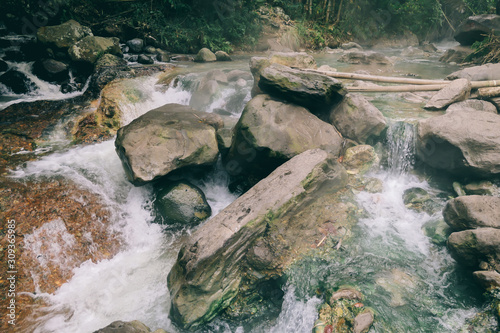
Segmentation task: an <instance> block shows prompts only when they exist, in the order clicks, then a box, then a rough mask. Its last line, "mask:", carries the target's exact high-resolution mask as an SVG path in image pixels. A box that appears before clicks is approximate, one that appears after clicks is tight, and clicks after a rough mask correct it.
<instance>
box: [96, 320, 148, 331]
mask: <svg viewBox="0 0 500 333" xmlns="http://www.w3.org/2000/svg"><path fill="white" fill-rule="evenodd" d="M150 332H151V329H150V328H149V327H147V326H146V325H144V324H143V323H141V322H140V321H138V320H134V321H130V322H124V321H120V320H118V321H114V322H112V323H111V324H109V325H108V326H106V327H104V328H101V329H100V330H97V331H95V332H94V333H150Z"/></svg>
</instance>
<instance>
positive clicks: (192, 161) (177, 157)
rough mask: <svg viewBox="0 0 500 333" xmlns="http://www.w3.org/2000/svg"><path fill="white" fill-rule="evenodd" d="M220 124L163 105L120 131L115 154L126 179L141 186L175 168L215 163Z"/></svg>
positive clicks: (215, 119)
mask: <svg viewBox="0 0 500 333" xmlns="http://www.w3.org/2000/svg"><path fill="white" fill-rule="evenodd" d="M222 125H223V122H222V119H221V118H220V117H219V116H217V115H215V114H209V113H204V112H199V111H196V110H194V109H192V108H190V107H188V106H184V105H179V104H167V105H164V106H161V107H159V108H157V109H154V110H151V111H149V112H147V113H146V114H144V115H142V116H140V117H139V118H137V119H135V120H134V121H132V122H131V123H130V124H128V125H127V126H125V127H122V128H120V130H118V133H117V137H116V141H115V146H116V151H117V153H118V156H120V159H121V160H122V164H123V167H124V169H125V171H126V173H127V177H128V179H129V180H130V181H131V182H132V183H133V184H134V185H142V184H145V183H147V182H150V181H152V180H155V179H158V178H160V177H162V176H165V175H167V174H168V173H170V172H172V171H174V170H177V169H179V168H183V167H188V166H200V165H211V164H213V163H215V161H216V160H217V156H218V154H219V150H218V147H217V139H216V136H215V131H216V129H217V128H219V127H222Z"/></svg>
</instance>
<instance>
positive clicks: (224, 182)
mask: <svg viewBox="0 0 500 333" xmlns="http://www.w3.org/2000/svg"><path fill="white" fill-rule="evenodd" d="M390 52H392V53H393V54H396V53H397V52H398V51H394V50H393V51H390ZM316 58H317V61H318V64H319V65H322V64H328V65H330V66H332V67H336V68H339V70H342V71H344V70H346V71H347V70H349V71H353V70H357V69H359V68H355V67H353V66H347V65H345V64H341V63H338V62H337V59H338V55H328V54H321V55H318V56H317V57H316ZM248 59H249V58H248V57H241V58H238V59H237V60H236V61H234V62H233V63H231V64H230V65H228V64H216V65H206V64H204V65H190V66H193V70H192V71H191V72H192V73H193V74H187V75H184V76H183V77H182V78H181V79H180V80H179V82H178V84H177V85H176V86H175V87H174V86H172V87H170V88H168V89H166V90H165V89H157V87H155V82H156V78H154V77H153V78H145V79H140V80H139V81H138V84H137V89H140V90H141V91H142V92H143V96H144V98H143V99H142V100H141V101H139V102H137V103H135V104H130V105H128V106H127V107H126V108H125V109H126V110H127V111H126V115H125V118H124V119H123V120H124V123H128V122H130V121H132V120H133V119H135V118H136V117H138V116H140V115H141V114H143V113H145V112H147V111H148V110H150V109H152V108H155V107H158V106H161V105H163V104H166V103H180V104H189V101H190V99H191V96H192V91H191V90H190V89H192V88H191V87H193V85H195V84H196V82H197V80H199V78H200V77H201V76H202V75H203V73H204V72H206V71H208V70H211V69H214V68H220V69H227V68H228V67H227V66H230V69H241V70H245V71H247V72H248V71H249V68H248ZM190 70H191V68H190ZM395 70H396V71H399V73H401V74H402V75H403V74H406V73H414V74H416V75H419V76H421V77H423V78H442V77H444V76H445V75H446V74H448V73H450V72H452V71H454V70H456V67H455V66H450V65H445V64H442V63H439V62H438V61H437V57H432V58H425V59H402V60H399V61H397V63H396V66H395ZM244 89H246V90H244V91H243V92H242V91H241V89H240V90H237V89H235V88H233V87H231V86H227V87H225V88H224V89H222V90H221V91H220V92H219V95H218V96H217V97H216V98H215V99H214V100H212V102H211V103H210V105H207V106H206V110H203V111H208V112H212V111H213V110H215V109H218V108H226V109H227V108H228V106H227V101H228V100H230V99H231V98H232V97H233V96H235V94H239V95H238V96H239V97H238V98H236V100H237V102H234V100H233V104H231V105H232V106H231V107H230V108H231V110H230V112H231V113H232V117H234V118H235V119H236V118H237V117H238V116H239V114H241V112H242V110H243V107H244V105H245V103H246V102H247V101H248V100H249V98H250V89H251V82H249V84H248V85H247V86H246V87H245V88H244ZM369 97H370V98H371V99H372V102H373V103H374V104H375V105H376V106H377V107H379V108H380V110H381V111H382V112H383V113H384V115H385V116H386V117H387V118H388V119H389V121H390V122H391V123H392V125H391V128H390V129H389V131H388V137H387V147H386V148H387V151H388V152H389V153H388V154H387V155H388V157H387V160H386V161H383V163H382V167H381V168H380V169H379V170H377V171H376V172H374V173H373V174H371V175H370V176H372V177H375V178H378V179H380V180H381V181H382V182H383V190H382V192H380V193H374V194H373V193H368V192H359V193H357V196H356V200H357V201H358V203H359V205H360V207H362V208H363V209H364V211H365V212H364V218H363V219H361V221H360V222H359V224H358V225H357V226H356V227H355V228H354V230H353V231H352V232H353V237H352V241H351V242H350V243H348V244H345V245H344V246H342V248H341V251H339V253H340V254H338V253H337V254H336V255H335V256H328V255H326V256H321V257H319V256H318V257H311V258H307V259H305V260H303V261H301V262H300V264H297V265H295V266H294V267H293V268H292V269H291V271H290V273H289V279H288V282H287V284H286V285H285V286H283V289H284V292H285V296H284V302H283V305H282V310H281V313H280V314H279V316H278V317H277V318H275V319H270V320H268V321H265V322H262V323H260V324H258V325H257V327H252V328H247V327H243V326H238V325H234V324H230V323H227V322H224V321H222V320H220V319H219V320H216V321H215V322H213V323H212V324H210V325H209V326H208V327H206V328H204V329H203V330H202V331H203V332H225V333H229V332H235V333H243V332H269V333H271V332H304V333H307V332H311V330H312V327H313V325H314V321H315V320H316V319H317V316H318V306H319V304H320V303H322V302H324V300H323V299H321V295H318V294H317V292H316V291H317V290H319V289H321V290H328V289H330V290H332V289H333V290H335V289H336V288H338V287H339V286H342V285H352V286H357V287H358V288H359V289H360V290H362V291H363V293H364V294H365V296H366V300H365V301H364V303H365V305H366V306H369V307H371V308H372V309H374V311H375V323H374V326H373V327H372V328H371V330H370V332H372V333H373V332H378V333H382V332H384V333H385V332H457V330H458V329H459V328H460V327H461V326H462V325H463V324H464V322H465V320H466V319H467V318H470V317H471V316H473V315H474V314H475V313H477V312H478V311H479V307H480V305H481V303H482V299H481V297H480V296H478V295H480V294H481V292H480V291H479V290H478V289H476V287H475V286H474V283H473V281H472V280H471V278H470V276H469V275H468V274H466V273H465V272H463V271H462V270H461V269H460V267H459V266H458V265H457V264H456V263H455V261H454V260H453V259H452V258H451V257H450V255H449V254H448V252H447V250H446V246H445V245H436V244H434V243H432V241H431V239H430V238H429V237H428V236H426V235H425V233H424V231H423V227H424V226H425V225H426V224H427V223H429V222H432V221H434V220H436V219H440V218H441V213H440V212H439V211H438V212H437V213H435V214H433V215H429V214H427V213H424V212H421V213H418V212H415V211H412V210H410V209H408V208H406V207H405V204H404V203H403V193H404V191H405V190H407V189H409V188H412V187H421V188H424V189H426V190H427V191H428V192H429V193H431V194H432V195H433V196H434V198H435V201H436V202H437V204H438V205H441V207H442V206H444V203H445V200H446V198H447V196H448V195H451V193H447V192H446V191H447V188H446V186H442V184H439V183H435V182H432V184H430V183H428V182H427V181H426V179H425V178H424V177H423V175H420V174H419V173H418V172H416V171H415V170H414V169H413V145H414V127H413V126H412V125H411V124H412V123H414V122H415V120H417V119H419V118H422V117H428V116H431V115H432V113H429V112H424V111H422V109H421V106H422V104H418V103H410V102H408V101H406V100H405V99H404V97H402V96H401V94H381V95H371V96H370V95H369ZM7 103H10V102H7ZM4 106H5V105H4ZM401 121H405V122H407V124H405V123H401ZM12 176H13V177H16V178H19V179H37V178H40V177H55V176H64V177H66V178H68V179H71V180H73V181H74V182H76V183H77V184H79V185H80V186H82V187H84V188H86V189H88V190H90V191H91V192H94V193H97V194H98V195H99V196H100V197H102V199H103V200H104V201H105V202H106V203H107V205H108V206H109V207H110V210H111V211H112V216H113V224H112V228H115V229H116V230H117V231H118V232H119V233H120V234H121V235H122V236H123V238H124V239H125V246H124V249H123V250H122V251H121V252H120V253H118V254H117V255H116V256H115V257H113V258H112V259H109V260H103V261H101V262H98V263H91V262H85V263H84V264H82V265H81V266H80V267H78V268H77V269H75V270H74V276H73V278H72V279H71V280H70V281H68V282H67V283H65V284H63V285H62V286H61V287H60V288H59V289H58V290H57V291H56V292H55V293H53V294H38V295H37V296H38V297H43V298H44V299H46V301H47V302H48V303H49V304H51V306H50V308H48V309H47V311H46V315H45V316H43V317H40V318H39V320H38V322H37V323H36V325H35V327H33V332H37V333H45V332H61V333H62V332H75V333H78V332H80V333H88V332H93V331H95V330H97V329H99V328H102V327H104V326H107V325H108V324H109V323H111V322H112V321H114V320H123V321H131V320H140V321H142V322H144V323H145V324H146V325H148V326H149V327H151V328H153V329H156V328H163V329H166V330H167V331H169V332H179V331H178V329H177V328H176V327H175V326H174V325H173V324H172V323H171V321H170V318H169V315H168V313H169V307H170V296H169V292H168V289H167V285H166V280H167V275H168V272H169V270H170V268H171V267H172V266H173V264H174V262H175V259H176V256H177V252H178V250H179V248H180V245H181V243H182V240H183V238H184V237H186V236H188V235H189V234H190V233H191V232H192V230H188V229H185V230H180V231H175V232H173V231H168V230H165V228H164V227H162V226H161V225H158V224H155V223H153V220H154V213H153V209H152V200H153V189H152V187H151V186H143V187H139V188H138V187H134V186H132V185H131V184H130V183H129V182H128V181H127V180H126V177H125V173H124V171H123V168H122V165H121V163H120V160H119V158H118V156H117V155H116V153H115V151H114V143H113V140H110V141H107V142H103V143H99V144H95V145H92V146H86V147H73V148H70V149H63V150H61V151H58V152H55V153H53V154H51V155H48V156H45V157H43V158H41V159H40V160H38V161H35V162H30V163H28V164H27V165H26V166H25V167H22V168H20V169H18V170H16V171H14V172H13V173H12ZM195 182H196V185H198V186H199V187H200V188H202V189H203V190H204V192H205V194H206V196H207V199H208V201H209V203H210V205H211V207H212V210H213V214H214V215H215V214H216V213H217V212H219V211H220V210H222V209H223V208H224V207H226V206H227V205H229V204H230V203H231V202H232V201H234V200H235V199H236V198H237V196H236V195H235V194H233V193H231V192H229V190H228V177H227V175H226V174H225V172H224V171H223V170H222V167H220V165H219V167H216V168H215V169H214V170H213V171H212V172H211V173H210V174H208V175H206V176H205V178H203V179H201V180H196V181H195ZM50 227H51V226H50V225H49V226H48V228H50ZM53 227H54V228H55V227H56V226H55V225H53ZM60 227H61V226H57V228H60ZM63 228H64V226H63ZM63 232H64V230H63ZM28 238H29V237H28ZM31 246H32V248H33V249H36V248H37V247H36V244H31ZM54 246H58V245H57V244H54Z"/></svg>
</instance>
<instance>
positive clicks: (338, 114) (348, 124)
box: [329, 93, 387, 143]
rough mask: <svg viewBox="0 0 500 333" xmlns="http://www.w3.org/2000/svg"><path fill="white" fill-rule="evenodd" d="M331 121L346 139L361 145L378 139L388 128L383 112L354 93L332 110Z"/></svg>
mask: <svg viewBox="0 0 500 333" xmlns="http://www.w3.org/2000/svg"><path fill="white" fill-rule="evenodd" d="M329 120H330V123H331V124H333V125H334V126H335V127H336V128H337V129H338V130H339V131H340V133H342V135H343V136H344V137H347V138H349V139H352V140H354V141H357V142H359V143H366V142H368V141H369V140H370V139H373V138H376V137H378V136H379V135H380V134H381V133H382V131H383V130H384V129H385V128H386V127H387V123H386V121H385V118H384V116H383V115H382V112H380V111H379V110H378V109H377V108H376V107H375V106H374V105H373V104H371V103H370V102H369V101H367V100H366V98H364V97H363V96H361V95H359V94H352V93H349V94H347V95H346V96H345V98H344V99H343V100H342V102H341V103H340V104H339V105H338V106H337V107H335V108H333V109H332V111H331V112H330V118H329Z"/></svg>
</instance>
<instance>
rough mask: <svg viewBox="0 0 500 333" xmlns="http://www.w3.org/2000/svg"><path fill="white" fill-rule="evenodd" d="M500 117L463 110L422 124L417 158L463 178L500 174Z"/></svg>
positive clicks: (420, 123)
mask: <svg viewBox="0 0 500 333" xmlns="http://www.w3.org/2000/svg"><path fill="white" fill-rule="evenodd" d="M499 128H500V115H498V114H492V113H488V112H473V113H471V112H470V111H467V110H460V111H454V112H449V113H446V114H445V115H442V116H437V117H432V118H429V119H426V120H421V121H419V124H418V139H417V156H418V157H419V158H420V159H421V160H422V161H423V162H425V163H427V164H428V165H430V166H432V167H434V168H436V169H441V170H447V171H449V172H452V173H455V174H459V175H462V176H470V175H478V176H481V175H483V176H491V175H497V174H500V132H499V131H498V129H499Z"/></svg>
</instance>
